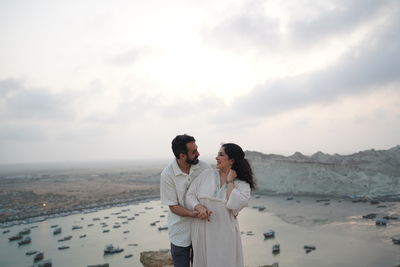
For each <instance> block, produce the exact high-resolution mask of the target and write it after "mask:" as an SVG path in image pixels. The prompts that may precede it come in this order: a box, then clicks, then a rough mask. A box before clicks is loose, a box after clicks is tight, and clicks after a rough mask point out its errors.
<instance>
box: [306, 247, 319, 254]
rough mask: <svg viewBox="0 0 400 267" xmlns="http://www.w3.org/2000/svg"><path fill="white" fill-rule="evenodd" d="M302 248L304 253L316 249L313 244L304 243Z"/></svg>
mask: <svg viewBox="0 0 400 267" xmlns="http://www.w3.org/2000/svg"><path fill="white" fill-rule="evenodd" d="M304 249H305V251H306V253H310V252H311V251H313V250H316V249H317V248H316V247H315V246H313V245H305V246H304Z"/></svg>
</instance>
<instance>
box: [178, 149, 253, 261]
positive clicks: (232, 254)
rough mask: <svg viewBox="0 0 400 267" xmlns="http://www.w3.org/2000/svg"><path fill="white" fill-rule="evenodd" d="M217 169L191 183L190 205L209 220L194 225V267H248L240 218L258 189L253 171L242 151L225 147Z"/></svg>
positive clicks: (194, 222)
mask: <svg viewBox="0 0 400 267" xmlns="http://www.w3.org/2000/svg"><path fill="white" fill-rule="evenodd" d="M216 160H217V170H215V169H212V170H205V171H203V172H202V173H201V174H200V175H199V176H198V177H197V178H196V179H195V180H194V182H193V183H192V184H191V186H190V188H189V190H188V192H187V195H186V206H187V207H188V208H189V209H194V210H196V211H198V212H199V217H200V218H204V217H207V218H208V220H194V221H193V222H192V246H193V252H194V258H193V266H194V267H206V266H208V267H215V266H231V267H234V266H240V267H242V266H244V264H243V250H242V242H241V239H240V230H239V224H238V220H237V219H236V216H237V215H238V214H239V211H240V210H241V209H243V208H244V207H245V206H247V204H248V201H249V199H250V191H251V189H254V188H255V183H254V179H253V172H252V170H251V167H250V164H249V163H248V161H247V159H245V158H244V152H243V150H242V148H241V147H240V146H238V145H236V144H232V143H228V144H224V145H222V147H221V149H220V150H219V152H218V155H217V157H216Z"/></svg>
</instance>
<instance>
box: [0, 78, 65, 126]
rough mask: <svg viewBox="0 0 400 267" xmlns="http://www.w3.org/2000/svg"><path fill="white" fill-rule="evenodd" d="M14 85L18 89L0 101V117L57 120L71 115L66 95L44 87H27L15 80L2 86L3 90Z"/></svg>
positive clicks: (7, 89)
mask: <svg viewBox="0 0 400 267" xmlns="http://www.w3.org/2000/svg"><path fill="white" fill-rule="evenodd" d="M2 83H4V81H2ZM15 85H18V86H19V91H18V92H16V93H15V94H13V95H10V96H7V97H5V98H4V99H3V103H1V109H2V110H3V114H2V116H1V117H2V119H7V120H12V119H15V120H30V119H34V120H35V119H36V120H55V119H57V120H58V119H65V118H70V117H72V116H73V111H72V108H71V103H70V99H69V97H67V96H66V95H60V94H52V93H50V92H49V91H48V90H46V89H27V88H25V87H23V85H21V83H20V82H15V81H14V82H13V83H11V84H10V83H9V84H8V86H4V91H10V90H13V88H15V87H12V86H15ZM1 117H0V118H1Z"/></svg>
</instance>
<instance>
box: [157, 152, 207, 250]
mask: <svg viewBox="0 0 400 267" xmlns="http://www.w3.org/2000/svg"><path fill="white" fill-rule="evenodd" d="M206 169H210V166H209V165H208V164H207V163H205V162H203V161H199V163H197V164H196V165H192V166H191V167H190V171H189V174H186V173H184V172H182V170H181V169H180V168H179V166H178V163H177V162H176V159H174V160H173V161H172V162H171V163H170V164H169V165H168V166H167V167H165V169H164V170H163V171H162V172H161V180H160V197H161V204H163V205H168V206H173V205H180V206H182V207H185V208H186V205H185V198H186V192H187V190H188V188H189V186H190V184H191V183H192V181H193V180H194V179H195V178H196V177H197V176H199V174H200V173H201V172H202V171H203V170H206ZM191 223H192V218H190V217H182V216H179V215H177V214H175V213H173V212H172V211H171V210H168V236H169V240H170V242H171V243H172V244H174V245H176V246H180V247H188V246H190V244H191V237H190V232H191V227H190V226H191Z"/></svg>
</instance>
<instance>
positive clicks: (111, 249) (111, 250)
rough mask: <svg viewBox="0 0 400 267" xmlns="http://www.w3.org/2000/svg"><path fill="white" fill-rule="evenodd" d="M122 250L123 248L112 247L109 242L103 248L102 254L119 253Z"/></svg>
mask: <svg viewBox="0 0 400 267" xmlns="http://www.w3.org/2000/svg"><path fill="white" fill-rule="evenodd" d="M122 251H124V249H123V248H119V247H114V246H113V245H111V244H110V245H107V246H106V248H105V249H104V255H108V254H115V253H120V252H122Z"/></svg>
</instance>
